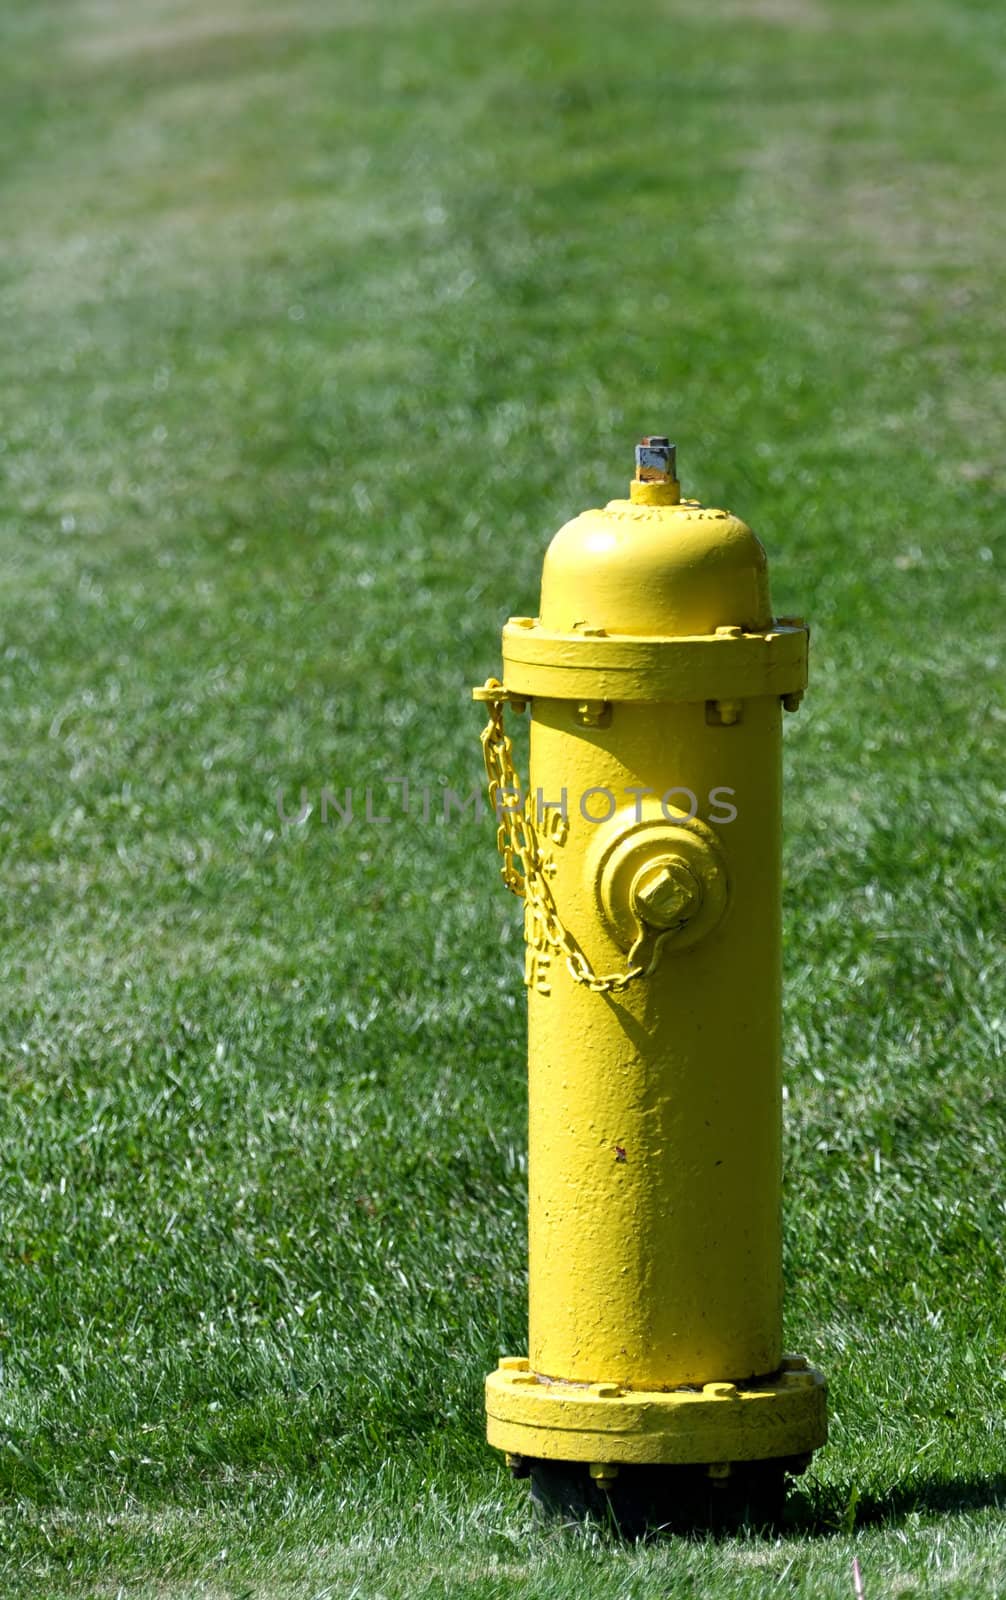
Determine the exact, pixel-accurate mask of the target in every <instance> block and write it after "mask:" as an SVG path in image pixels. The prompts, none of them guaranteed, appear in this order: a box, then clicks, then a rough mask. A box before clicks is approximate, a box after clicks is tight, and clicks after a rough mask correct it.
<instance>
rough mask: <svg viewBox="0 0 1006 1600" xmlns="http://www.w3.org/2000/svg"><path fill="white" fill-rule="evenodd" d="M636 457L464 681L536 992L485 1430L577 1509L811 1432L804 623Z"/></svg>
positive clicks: (574, 526) (767, 1453) (799, 1464)
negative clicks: (786, 1254)
mask: <svg viewBox="0 0 1006 1600" xmlns="http://www.w3.org/2000/svg"><path fill="white" fill-rule="evenodd" d="M636 457H637V466H636V475H635V479H634V481H633V482H632V483H631V485H630V491H629V498H628V499H627V500H614V501H612V502H611V503H610V504H609V505H607V506H605V508H604V509H603V510H595V511H587V512H584V513H583V515H581V516H579V517H576V518H575V519H574V520H573V521H572V522H569V523H567V524H566V526H565V527H564V528H561V529H560V531H559V532H558V533H557V534H556V536H555V538H554V539H553V540H552V543H551V545H550V546H549V549H548V552H547V554H546V556H545V564H544V569H543V573H542V585H541V609H540V614H539V615H538V616H537V617H513V618H511V620H510V621H509V622H508V623H507V624H506V626H505V627H504V630H503V678H502V681H499V680H496V679H490V680H489V681H488V683H487V684H486V685H485V686H484V687H481V688H479V689H476V690H474V691H473V693H474V696H475V698H476V699H477V700H479V701H482V702H484V703H485V704H486V705H487V707H488V711H489V721H488V725H487V727H486V729H485V731H484V733H483V735H482V744H483V750H484V753H485V759H486V769H487V773H488V778H489V795H490V801H491V803H492V805H493V806H494V808H495V810H496V815H497V820H498V825H499V827H498V842H499V847H500V852H501V854H502V857H503V868H502V875H503V880H504V882H505V883H506V884H507V886H508V887H509V888H510V889H512V890H513V891H514V892H515V893H516V894H518V895H520V896H521V897H522V898H523V900H524V907H525V918H524V929H525V937H526V948H527V962H526V967H525V976H526V982H527V986H528V1072H529V1188H530V1214H529V1297H530V1310H529V1320H530V1327H529V1348H528V1354H527V1356H526V1357H524V1356H515V1357H507V1358H505V1359H504V1360H503V1361H501V1363H500V1366H499V1368H498V1369H497V1371H495V1372H493V1373H492V1374H491V1375H490V1376H489V1378H488V1379H487V1383H486V1411H487V1417H488V1437H489V1442H490V1443H491V1444H493V1445H495V1446H496V1447H498V1448H499V1449H500V1450H503V1451H505V1452H506V1453H507V1457H508V1460H509V1462H510V1465H511V1467H512V1468H513V1469H514V1470H515V1471H517V1472H519V1473H521V1474H522V1475H526V1474H528V1473H530V1476H531V1478H532V1483H533V1485H534V1484H535V1483H537V1484H538V1488H539V1497H540V1498H543V1499H545V1500H546V1501H547V1500H548V1497H549V1488H550V1485H551V1486H552V1487H553V1488H554V1486H555V1484H556V1483H558V1482H560V1481H561V1482H563V1483H567V1484H568V1483H569V1482H574V1481H575V1482H579V1484H580V1487H581V1488H582V1495H583V1503H584V1504H586V1505H590V1504H592V1503H595V1504H596V1503H597V1496H599V1495H602V1494H603V1495H605V1496H609V1497H612V1498H613V1497H615V1496H616V1495H617V1494H618V1493H619V1492H620V1491H619V1485H620V1484H622V1485H623V1486H624V1484H625V1482H626V1481H627V1478H628V1477H629V1476H631V1474H627V1473H626V1472H625V1471H624V1470H623V1469H625V1468H628V1467H632V1468H633V1469H635V1468H637V1467H661V1468H666V1467H667V1466H670V1465H676V1466H681V1467H691V1468H693V1469H695V1471H696V1473H697V1474H698V1475H699V1476H701V1477H702V1478H703V1481H704V1482H705V1483H706V1484H707V1486H708V1485H709V1484H713V1485H718V1486H721V1485H723V1484H724V1483H725V1482H729V1481H730V1480H731V1479H733V1480H735V1481H736V1480H738V1479H743V1480H744V1481H745V1482H746V1483H748V1484H750V1483H751V1482H754V1481H756V1480H758V1481H762V1482H765V1483H769V1482H776V1483H777V1484H778V1485H779V1487H780V1490H781V1487H782V1485H783V1483H784V1475H785V1474H786V1473H792V1472H797V1471H800V1470H802V1468H803V1467H804V1466H806V1464H807V1461H808V1460H809V1457H810V1453H811V1452H812V1451H813V1450H814V1449H815V1448H816V1447H817V1446H819V1445H821V1444H822V1443H823V1442H824V1440H825V1437H826V1431H827V1425H826V1407H825V1386H824V1380H823V1379H822V1377H821V1375H820V1373H818V1372H816V1371H815V1370H814V1369H813V1368H811V1367H809V1366H808V1364H807V1362H806V1361H805V1360H804V1359H803V1358H802V1357H797V1356H785V1355H784V1353H783V1349H782V1245H781V1224H780V1199H781V1077H780V1072H781V1064H780V843H781V739H782V711H783V708H786V709H789V710H795V709H796V708H797V706H798V705H799V703H800V698H801V696H802V694H803V690H804V686H805V684H806V680H807V642H808V632H807V628H806V627H805V625H804V623H803V622H802V620H800V619H798V618H789V617H787V618H783V619H776V618H773V615H772V608H771V603H770V600H769V587H768V571H767V563H766V556H765V551H764V550H763V548H762V546H761V544H760V543H759V542H758V540H757V539H756V538H755V536H754V534H753V533H752V532H751V530H750V528H748V527H747V526H746V525H745V524H744V523H743V522H741V521H739V520H738V518H736V517H734V516H733V515H731V513H730V512H727V511H718V510H714V509H711V508H709V507H706V506H702V505H700V504H699V502H698V501H696V500H683V499H682V498H681V494H680V488H679V485H678V482H677V480H676V477H675V459H674V448H673V446H671V445H670V444H669V443H668V441H667V440H666V439H664V438H650V439H644V440H643V442H642V444H641V445H640V446H639V447H638V449H637V452H636ZM527 708H529V709H530V717H531V739H530V772H529V781H528V783H527V784H526V785H525V784H523V783H522V782H521V780H520V778H519V777H518V774H517V772H516V770H515V765H514V759H513V751H512V746H511V742H510V738H509V736H508V734H507V731H506V719H507V717H508V716H509V715H510V714H512V713H519V712H523V711H524V710H525V709H527ZM556 818H557V819H558V820H557V821H556V820H553V819H556ZM664 1476H665V1477H666V1473H665V1475H664ZM637 1478H638V1474H637ZM591 1496H593V1497H594V1500H593V1501H592V1500H591Z"/></svg>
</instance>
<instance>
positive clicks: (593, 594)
mask: <svg viewBox="0 0 1006 1600" xmlns="http://www.w3.org/2000/svg"><path fill="white" fill-rule="evenodd" d="M540 616H541V626H542V627H543V628H545V629H549V630H553V631H555V632H557V633H571V632H574V631H582V630H583V629H584V628H590V629H592V630H593V629H603V630H605V631H606V632H608V633H613V634H630V635H635V636H637V637H638V636H648V637H657V638H672V637H679V638H680V637H691V636H694V635H696V634H713V633H715V632H716V629H717V628H720V627H726V626H730V625H731V624H735V625H737V626H739V627H741V628H743V629H745V630H746V631H748V632H752V633H757V632H761V631H763V630H764V629H767V628H769V627H770V626H771V623H772V604H771V600H770V598H769V586H768V563H767V559H766V555H765V550H764V548H763V546H762V545H761V544H760V542H759V541H758V539H757V538H756V537H755V535H754V534H753V533H752V531H751V529H750V528H749V527H748V526H747V524H746V523H744V522H741V521H740V519H739V518H737V517H734V516H732V515H731V514H730V512H728V511H718V510H714V509H712V508H710V507H707V506H701V505H698V504H697V503H696V502H694V501H683V502H681V503H678V504H672V505H647V504H639V503H637V502H635V501H632V500H612V501H611V502H610V503H609V504H608V505H607V506H605V508H604V510H603V511H602V510H596V511H585V512H583V514H582V515H581V516H578V517H574V518H573V520H572V521H571V522H567V523H566V525H565V526H564V527H562V528H560V529H559V532H558V533H557V534H556V535H555V538H554V539H553V540H552V543H551V544H550V546H549V548H548V552H547V554H546V556H545V564H544V568H543V571H542V583H541V612H540Z"/></svg>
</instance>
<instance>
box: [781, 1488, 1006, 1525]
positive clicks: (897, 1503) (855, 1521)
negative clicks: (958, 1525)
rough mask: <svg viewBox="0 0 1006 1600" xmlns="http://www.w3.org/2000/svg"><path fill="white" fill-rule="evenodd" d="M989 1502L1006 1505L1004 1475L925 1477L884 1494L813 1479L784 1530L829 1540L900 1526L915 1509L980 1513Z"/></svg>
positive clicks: (789, 1510) (790, 1508)
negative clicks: (879, 1528) (867, 1529)
mask: <svg viewBox="0 0 1006 1600" xmlns="http://www.w3.org/2000/svg"><path fill="white" fill-rule="evenodd" d="M991 1506H997V1507H1004V1508H1006V1473H994V1474H992V1475H991V1476H989V1477H984V1478H981V1477H957V1478H939V1477H933V1478H921V1479H919V1480H917V1481H915V1482H913V1483H909V1484H899V1485H896V1486H895V1487H893V1488H891V1489H889V1490H887V1492H886V1493H884V1494H871V1493H863V1492H861V1491H860V1490H859V1489H858V1488H857V1487H856V1485H855V1484H854V1483H849V1482H845V1483H832V1484H818V1483H814V1482H810V1483H808V1484H807V1485H806V1487H805V1490H804V1498H803V1500H802V1503H800V1502H798V1501H796V1500H795V1499H794V1500H793V1501H792V1502H791V1503H790V1505H789V1506H788V1507H787V1511H786V1516H785V1521H784V1525H783V1529H782V1531H783V1532H784V1533H798V1534H802V1535H804V1536H805V1537H815V1536H817V1537H825V1538H826V1537H829V1536H831V1535H833V1534H836V1533H852V1532H853V1530H854V1529H856V1528H870V1527H878V1526H883V1525H886V1526H892V1525H896V1524H897V1523H899V1522H903V1521H904V1520H905V1519H906V1517H909V1516H911V1515H912V1514H913V1513H915V1512H925V1513H929V1514H939V1513H940V1512H958V1511H981V1510H984V1509H986V1508H988V1507H991Z"/></svg>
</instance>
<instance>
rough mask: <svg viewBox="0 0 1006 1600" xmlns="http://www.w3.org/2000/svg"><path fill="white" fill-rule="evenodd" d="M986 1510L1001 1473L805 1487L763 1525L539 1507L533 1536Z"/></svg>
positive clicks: (728, 1532) (813, 1525) (837, 1530)
mask: <svg viewBox="0 0 1006 1600" xmlns="http://www.w3.org/2000/svg"><path fill="white" fill-rule="evenodd" d="M989 1507H1002V1508H1006V1473H996V1474H994V1475H992V1476H990V1477H987V1478H979V1477H974V1478H965V1477H958V1478H937V1477H933V1478H922V1479H919V1480H918V1481H917V1482H914V1483H912V1484H909V1485H900V1486H898V1487H895V1488H892V1489H890V1490H889V1491H888V1492H887V1493H885V1494H879V1495H878V1494H868V1493H861V1492H860V1491H859V1490H858V1489H857V1488H856V1486H855V1485H854V1484H852V1483H849V1482H844V1483H831V1484H821V1483H817V1482H816V1481H810V1482H807V1483H805V1484H804V1486H803V1492H802V1494H794V1495H793V1496H792V1498H791V1499H790V1500H789V1501H788V1502H787V1505H786V1507H785V1510H784V1511H783V1513H782V1515H781V1516H780V1517H777V1518H769V1519H767V1520H766V1521H764V1522H756V1521H751V1520H748V1519H746V1518H744V1519H741V1520H740V1521H739V1522H738V1521H734V1522H733V1523H731V1524H729V1525H716V1524H715V1523H710V1522H708V1521H706V1520H705V1519H702V1518H699V1519H696V1520H695V1521H688V1520H687V1519H686V1520H680V1519H678V1520H675V1521H673V1522H668V1523H664V1524H660V1523H656V1524H654V1523H652V1522H651V1523H649V1525H648V1526H647V1527H646V1528H645V1531H644V1529H643V1528H642V1527H641V1526H639V1525H636V1526H632V1521H631V1519H630V1520H629V1521H625V1520H623V1521H621V1522H620V1521H619V1519H618V1518H617V1517H616V1516H615V1515H614V1513H613V1511H611V1510H609V1512H608V1514H607V1515H604V1514H598V1513H597V1512H596V1511H592V1512H589V1513H587V1514H586V1515H581V1516H579V1517H577V1516H570V1515H569V1514H568V1513H567V1515H565V1516H563V1515H558V1516H556V1515H552V1516H548V1515H546V1516H544V1517H543V1516H542V1515H541V1510H542V1508H541V1506H540V1505H539V1506H538V1517H537V1519H536V1520H537V1524H538V1528H539V1531H541V1532H550V1533H551V1534H552V1535H553V1536H558V1537H560V1538H562V1537H564V1536H570V1535H571V1536H573V1537H578V1538H582V1537H584V1536H585V1535H587V1536H593V1537H600V1538H601V1539H603V1540H610V1541H611V1542H612V1543H615V1544H621V1543H635V1542H637V1541H639V1542H642V1543H645V1544H653V1543H662V1542H663V1541H664V1540H667V1539H669V1538H686V1539H699V1540H703V1541H707V1540H711V1541H713V1542H715V1543H720V1542H722V1541H725V1540H730V1539H735V1538H737V1537H738V1535H741V1536H742V1537H744V1538H747V1539H752V1538H753V1539H766V1540H772V1541H776V1540H778V1539H779V1538H780V1536H781V1537H782V1538H784V1539H785V1538H787V1537H788V1538H800V1539H833V1538H836V1537H839V1536H842V1535H848V1534H851V1533H853V1532H854V1531H855V1530H856V1529H862V1528H870V1527H896V1526H898V1525H899V1524H900V1523H902V1522H904V1521H905V1520H906V1519H907V1518H908V1517H910V1516H912V1515H913V1514H916V1513H923V1514H928V1515H939V1514H941V1513H944V1514H952V1513H955V1512H967V1511H981V1510H985V1509H987V1508H989Z"/></svg>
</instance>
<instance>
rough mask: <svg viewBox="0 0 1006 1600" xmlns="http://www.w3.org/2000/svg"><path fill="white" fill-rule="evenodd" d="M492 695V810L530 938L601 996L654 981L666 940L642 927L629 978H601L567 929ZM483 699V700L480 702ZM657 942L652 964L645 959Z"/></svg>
mask: <svg viewBox="0 0 1006 1600" xmlns="http://www.w3.org/2000/svg"><path fill="white" fill-rule="evenodd" d="M485 687H486V690H487V691H492V690H498V691H499V698H498V699H489V697H488V694H487V695H486V703H487V704H488V706H489V721H488V722H487V724H486V726H485V728H484V729H483V730H482V735H481V738H482V754H483V757H484V759H485V764H486V778H487V779H488V784H489V804H490V805H491V806H492V808H493V810H494V812H495V813H496V817H497V820H498V823H499V826H498V828H497V829H496V848H497V849H498V850H499V853H500V855H501V856H502V858H503V865H502V867H501V868H500V876H501V877H502V879H503V882H504V883H505V884H506V886H507V888H508V889H509V890H510V891H511V893H512V894H515V895H517V897H518V898H519V899H521V900H523V901H524V934H525V937H526V938H527V940H528V943H529V944H535V943H536V942H537V941H536V940H535V937H534V936H535V933H536V932H537V933H538V934H540V937H541V941H542V943H543V944H544V945H545V946H546V947H547V948H548V949H550V950H552V951H554V953H555V954H556V955H557V956H558V957H560V959H561V960H563V961H564V962H565V965H566V968H567V971H568V972H569V974H570V976H571V978H572V979H573V981H574V982H575V983H582V984H584V985H585V987H586V988H588V989H592V990H593V991H594V993H595V994H618V993H619V992H620V991H621V990H623V989H627V988H628V986H629V984H630V983H632V982H633V981H634V980H635V979H636V978H646V977H649V975H650V973H651V972H652V971H653V970H654V968H655V967H656V965H657V962H658V960H659V958H660V951H661V948H662V945H663V942H664V936H663V935H661V936H660V937H657V938H654V937H653V933H652V931H650V932H648V931H647V929H646V928H645V927H643V926H640V931H639V938H638V939H637V940H636V942H635V943H634V944H633V946H632V949H631V950H630V951H629V958H628V959H629V965H628V967H627V969H626V971H625V972H608V973H597V972H595V971H594V968H593V967H592V966H591V964H590V962H589V961H588V960H587V957H586V956H585V955H584V953H583V951H582V950H581V949H580V947H579V945H578V944H577V942H576V940H575V939H574V938H573V935H572V934H571V933H570V932H569V931H568V929H567V928H566V927H565V926H564V924H563V921H562V918H561V917H560V915H559V911H558V908H557V906H556V903H555V899H554V898H553V895H552V891H551V889H550V887H549V884H548V878H547V877H546V862H545V858H544V853H543V851H542V845H541V840H540V839H539V837H538V830H537V828H536V827H535V824H534V820H533V818H532V816H531V815H530V813H529V801H530V796H527V797H525V795H524V792H523V790H522V788H521V783H520V778H519V777H518V774H517V771H516V768H515V767H514V763H513V741H512V739H511V738H510V736H509V734H508V733H507V731H506V729H505V728H504V726H503V710H504V707H505V705H506V702H507V698H508V697H507V692H506V690H505V689H504V688H503V685H502V684H501V683H500V681H499V679H498V678H487V680H486V685H485ZM480 698H481V696H480ZM651 939H652V940H653V945H652V949H651V951H650V952H649V955H650V959H649V961H648V962H646V963H645V964H644V963H643V962H642V961H641V960H637V959H635V958H637V957H639V956H640V955H641V954H642V952H643V950H644V949H645V947H646V945H647V944H648V943H649V942H650V941H651Z"/></svg>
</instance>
